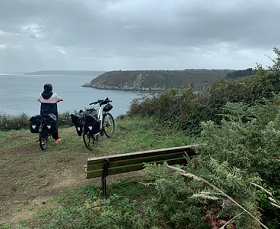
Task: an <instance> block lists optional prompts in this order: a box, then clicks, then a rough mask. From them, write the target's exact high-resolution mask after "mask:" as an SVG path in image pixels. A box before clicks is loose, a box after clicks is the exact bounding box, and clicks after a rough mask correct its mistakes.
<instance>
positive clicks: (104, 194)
mask: <svg viewBox="0 0 280 229" xmlns="http://www.w3.org/2000/svg"><path fill="white" fill-rule="evenodd" d="M101 183H102V196H103V197H106V196H107V193H106V176H105V177H102V178H101Z"/></svg>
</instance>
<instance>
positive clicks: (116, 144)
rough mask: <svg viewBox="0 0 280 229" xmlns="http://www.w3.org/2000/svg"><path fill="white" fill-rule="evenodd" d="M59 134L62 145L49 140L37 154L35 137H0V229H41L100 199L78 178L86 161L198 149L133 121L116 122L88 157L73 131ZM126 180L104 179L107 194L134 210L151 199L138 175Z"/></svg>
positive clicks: (95, 188)
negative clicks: (67, 209) (55, 216)
mask: <svg viewBox="0 0 280 229" xmlns="http://www.w3.org/2000/svg"><path fill="white" fill-rule="evenodd" d="M59 134H60V136H61V138H62V142H61V143H59V144H55V143H54V142H53V139H50V144H49V146H48V148H47V149H46V150H45V151H42V150H41V149H40V147H39V144H38V142H37V139H38V135H37V134H31V133H30V132H29V130H11V131H8V132H0V144H1V152H0V172H1V174H2V176H1V177H0V186H1V187H0V189H1V190H2V193H3V195H2V196H0V201H1V206H0V212H1V213H0V228H20V225H21V226H29V227H31V228H34V227H39V228H44V227H43V225H44V224H46V223H47V222H48V220H50V217H51V215H52V212H53V211H54V210H55V209H58V208H59V206H67V205H74V206H79V205H82V204H84V203H85V200H86V199H88V198H93V196H95V197H101V182H100V179H91V180H86V179H85V176H84V170H83V166H84V164H85V163H86V160H87V158H89V157H98V156H104V155H111V154H120V153H130V152H136V151H144V150H150V149H160V148H167V147H174V146H181V145H189V144H192V143H198V141H197V139H194V138H189V137H187V136H185V135H184V134H183V132H181V131H176V130H174V129H172V128H171V127H167V126H164V125H162V124H158V123H156V122H155V121H154V120H153V119H151V118H147V119H143V118H137V117H134V118H130V117H122V118H121V117H119V118H117V119H116V132H115V135H114V136H113V137H112V138H107V137H105V136H104V137H100V139H99V145H98V147H97V148H96V149H94V150H93V151H89V150H88V149H86V147H85V146H84V144H83V140H82V137H80V136H78V135H77V133H76V130H75V127H73V126H72V127H63V128H62V127H60V128H59ZM137 174H138V173H137ZM128 177H129V178H117V177H114V176H111V177H110V176H109V177H108V183H107V193H108V194H109V195H115V194H116V195H122V196H124V197H127V198H131V197H133V198H135V199H137V200H138V201H139V203H140V204H141V199H142V200H143V199H146V198H147V197H149V196H150V195H153V191H152V190H150V188H147V187H144V186H143V185H142V184H141V182H139V181H140V180H141V179H144V177H143V176H142V175H141V174H138V175H136V176H135V175H133V176H129V175H128ZM30 215H31V216H30ZM27 216H28V217H27ZM21 222H22V223H21Z"/></svg>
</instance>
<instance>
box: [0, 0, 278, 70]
mask: <svg viewBox="0 0 280 229" xmlns="http://www.w3.org/2000/svg"><path fill="white" fill-rule="evenodd" d="M274 47H277V48H280V0H0V72H30V71H37V70H100V71H110V70H120V69H121V70H158V69H162V70H183V69H201V68H205V69H246V68H250V67H252V68H255V67H256V64H257V63H259V64H262V65H263V67H266V66H271V65H272V61H271V60H270V59H269V57H271V58H275V55H274V52H273V48H274Z"/></svg>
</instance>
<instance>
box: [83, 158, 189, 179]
mask: <svg viewBox="0 0 280 229" xmlns="http://www.w3.org/2000/svg"><path fill="white" fill-rule="evenodd" d="M165 161H166V160H158V161H153V163H156V164H162V163H164V162H165ZM167 163H168V164H169V165H175V164H184V163H186V158H185V157H180V158H176V159H170V160H168V161H167ZM143 168H144V163H143V162H142V163H138V164H133V165H125V166H119V167H112V168H110V167H109V168H108V174H107V175H114V174H119V173H127V172H132V171H138V170H141V169H143ZM102 175H103V170H102V169H101V170H95V171H88V170H87V171H86V178H87V179H90V178H95V177H102Z"/></svg>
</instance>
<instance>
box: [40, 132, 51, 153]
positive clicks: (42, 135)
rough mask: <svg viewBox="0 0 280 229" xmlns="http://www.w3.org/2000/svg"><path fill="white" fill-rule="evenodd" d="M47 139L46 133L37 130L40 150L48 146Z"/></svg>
mask: <svg viewBox="0 0 280 229" xmlns="http://www.w3.org/2000/svg"><path fill="white" fill-rule="evenodd" d="M48 140H49V135H48V133H44V132H39V143H40V147H41V149H42V150H45V149H46V148H47V147H48Z"/></svg>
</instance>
